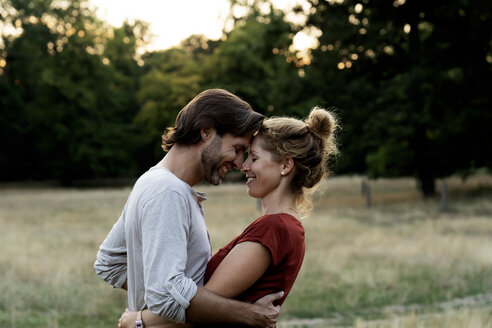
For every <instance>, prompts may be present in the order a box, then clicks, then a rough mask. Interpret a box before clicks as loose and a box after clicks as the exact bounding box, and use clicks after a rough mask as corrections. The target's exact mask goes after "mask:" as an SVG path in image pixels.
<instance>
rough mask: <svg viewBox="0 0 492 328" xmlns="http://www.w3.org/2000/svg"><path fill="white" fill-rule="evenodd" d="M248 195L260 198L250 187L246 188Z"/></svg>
mask: <svg viewBox="0 0 492 328" xmlns="http://www.w3.org/2000/svg"><path fill="white" fill-rule="evenodd" d="M248 195H249V196H250V197H253V198H261V196H260V195H258V194H257V193H255V192H254V191H252V190H251V189H249V188H248Z"/></svg>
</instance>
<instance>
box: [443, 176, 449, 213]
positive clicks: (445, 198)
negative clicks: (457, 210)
mask: <svg viewBox="0 0 492 328" xmlns="http://www.w3.org/2000/svg"><path fill="white" fill-rule="evenodd" d="M448 209H449V208H448V186H447V185H446V180H444V179H442V182H441V211H443V212H446V211H447V210H448Z"/></svg>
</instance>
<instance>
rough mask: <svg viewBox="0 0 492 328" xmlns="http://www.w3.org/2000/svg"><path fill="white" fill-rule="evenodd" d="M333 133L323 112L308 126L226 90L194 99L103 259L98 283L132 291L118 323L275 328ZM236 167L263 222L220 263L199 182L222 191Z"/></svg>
mask: <svg viewBox="0 0 492 328" xmlns="http://www.w3.org/2000/svg"><path fill="white" fill-rule="evenodd" d="M335 129H336V121H335V119H334V117H333V116H332V115H331V114H330V113H329V112H327V111H325V110H323V109H318V108H315V109H313V110H312V111H311V113H310V114H309V117H308V118H307V119H306V120H305V121H300V120H297V119H293V118H283V117H276V118H268V119H264V117H263V116H262V115H261V114H259V113H256V112H254V111H253V110H252V109H251V107H250V106H249V104H247V103H246V102H244V101H243V100H241V99H240V98H238V97H237V96H235V95H233V94H231V93H229V92H227V91H225V90H222V89H211V90H206V91H204V92H202V93H200V94H199V95H198V96H196V97H195V98H194V99H193V100H192V101H191V102H190V103H188V104H187V105H186V106H185V107H184V108H183V109H182V110H181V111H180V113H179V114H178V116H177V118H176V124H175V127H174V128H171V129H169V130H168V131H167V133H166V134H164V135H163V136H162V147H163V149H164V150H165V151H167V154H166V156H165V157H164V158H163V159H162V160H161V161H160V162H159V163H158V164H157V165H156V166H154V167H152V168H150V169H149V170H148V171H147V172H146V173H144V174H143V175H142V176H141V177H140V178H139V179H138V180H137V182H136V183H135V186H134V187H133V189H132V191H131V193H130V195H129V197H128V200H127V202H126V204H125V207H124V209H123V212H122V214H121V216H120V218H119V219H118V221H117V222H116V223H115V225H114V226H113V228H112V229H111V231H110V232H109V234H108V236H107V237H106V239H105V240H104V242H103V243H102V244H101V246H100V249H99V252H98V254H97V260H96V263H95V265H94V266H95V269H96V272H97V274H98V276H99V277H101V278H102V279H104V280H105V281H106V282H108V283H109V284H110V285H112V286H114V287H117V288H124V289H127V290H128V303H129V309H130V310H131V311H127V312H125V313H124V314H123V315H122V317H121V319H120V324H119V325H120V326H121V327H123V328H130V327H146V328H151V327H183V326H187V325H191V324H211V325H214V326H215V325H217V324H227V325H243V326H252V327H274V326H275V324H276V322H277V319H278V315H279V312H280V306H281V305H282V303H283V302H284V300H285V298H286V297H287V295H288V294H289V291H290V289H291V288H292V285H293V284H294V281H295V279H296V277H297V274H298V272H299V269H300V268H301V264H302V260H303V257H304V228H303V226H302V224H301V222H300V221H299V219H300V218H301V216H303V215H305V214H307V213H308V212H309V209H310V208H309V207H310V206H309V205H310V202H309V199H308V197H307V195H306V192H308V191H310V189H311V188H313V187H315V185H317V183H318V182H319V181H320V180H321V179H322V178H323V176H324V175H325V172H326V166H325V165H326V159H327V156H329V155H330V154H332V153H334V152H336V147H335V144H334V140H333V138H334V130H335ZM246 152H248V157H247V159H246V161H244V156H245V153H246ZM233 168H236V169H240V170H241V172H242V173H243V174H245V176H246V178H247V183H246V184H247V187H248V194H249V195H250V196H251V197H255V198H260V199H261V204H262V215H261V217H259V218H258V219H256V220H255V221H254V222H253V223H251V224H250V225H249V226H248V227H247V228H246V230H244V232H243V233H242V234H240V235H239V236H237V237H235V238H234V239H233V240H232V241H231V242H230V243H229V244H228V245H226V246H225V247H223V248H221V249H220V250H219V251H218V252H217V253H216V254H215V255H213V256H212V247H211V244H210V238H209V235H208V230H207V227H206V225H205V221H204V212H203V207H202V202H203V201H204V200H205V199H206V196H205V195H204V194H202V193H199V192H196V191H195V190H193V188H192V187H193V186H194V185H196V184H197V183H199V182H201V181H206V182H208V183H210V184H213V185H218V184H220V182H221V180H222V178H223V177H224V175H225V174H226V173H227V172H228V171H230V170H231V169H233ZM231 219H232V218H231Z"/></svg>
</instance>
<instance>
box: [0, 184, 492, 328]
mask: <svg viewBox="0 0 492 328" xmlns="http://www.w3.org/2000/svg"><path fill="white" fill-rule="evenodd" d="M361 181H362V178H360V177H341V178H333V179H330V180H328V181H326V182H325V183H323V184H322V186H321V187H320V189H319V192H318V193H317V194H316V197H315V202H314V203H315V211H314V212H313V214H312V215H311V217H310V218H308V219H306V220H304V221H303V224H304V226H305V229H306V238H307V245H306V246H307V249H306V257H305V260H304V264H303V268H302V269H301V272H300V274H299V277H298V280H297V282H296V284H295V285H294V288H293V289H292V292H291V294H290V295H289V297H288V299H287V301H286V303H285V304H284V306H283V309H282V314H281V321H280V324H279V327H280V328H282V327H492V178H491V177H489V176H486V175H479V176H475V177H472V178H470V179H468V180H467V181H466V182H463V181H461V180H460V179H458V178H452V179H448V180H447V183H448V187H449V206H450V210H449V211H447V212H441V211H440V209H439V200H438V199H433V200H427V201H424V200H422V199H421V196H420V194H419V192H418V190H417V188H416V184H415V181H414V180H413V179H394V180H377V181H371V187H372V195H373V206H372V208H370V209H367V208H365V200H364V198H363V196H362V195H361V193H360V191H361ZM196 189H197V190H199V191H204V192H206V193H207V194H208V197H209V199H208V200H207V201H206V202H205V209H206V220H207V224H208V226H209V230H210V234H211V237H212V242H213V246H214V249H215V250H216V249H218V248H219V247H220V246H222V245H223V244H225V243H227V242H228V241H229V240H230V239H231V238H232V237H233V236H235V235H236V234H238V233H240V232H241V231H242V230H243V229H244V228H245V227H246V226H247V225H248V224H249V222H251V220H252V219H254V218H255V217H256V216H257V215H258V212H257V209H256V202H255V200H254V199H251V198H249V197H248V196H247V195H246V192H245V191H246V189H245V186H244V185H243V184H224V185H222V186H219V187H210V186H205V185H200V186H198V187H197V188H196ZM129 192H130V188H119V189H57V188H41V187H37V188H20V187H5V186H4V187H2V188H1V189H0V223H1V225H2V229H0V249H1V251H0V278H1V279H0V327H68V328H71V327H115V326H116V323H117V318H118V317H119V314H120V313H121V311H122V310H123V309H124V308H125V304H126V296H125V293H124V292H122V291H121V290H114V289H112V288H111V287H110V286H108V285H106V284H105V283H104V282H103V281H101V280H100V279H99V278H97V276H96V275H95V273H94V270H93V268H92V266H93V262H94V259H95V255H96V252H97V249H98V247H99V244H100V243H101V242H102V240H103V239H104V238H105V236H106V234H107V233H108V231H109V230H110V228H111V226H112V224H113V223H114V222H115V221H116V220H117V218H118V216H119V214H120V212H121V210H122V208H123V205H124V203H125V201H126V198H127V196H128V194H129Z"/></svg>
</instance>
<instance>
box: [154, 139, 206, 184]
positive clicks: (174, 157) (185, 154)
mask: <svg viewBox="0 0 492 328" xmlns="http://www.w3.org/2000/svg"><path fill="white" fill-rule="evenodd" d="M200 154H201V152H200V149H199V146H198V145H192V146H179V145H174V146H173V147H172V148H171V150H169V152H168V153H167V155H166V156H165V157H164V158H163V159H162V160H161V161H160V162H159V163H158V164H157V166H162V167H165V168H167V169H168V170H169V171H171V173H173V174H174V175H175V176H176V177H178V179H180V180H182V181H184V182H186V183H187V184H189V185H190V186H191V187H193V186H194V185H196V184H197V183H199V182H200V181H202V179H203V168H202V165H201V162H200Z"/></svg>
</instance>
